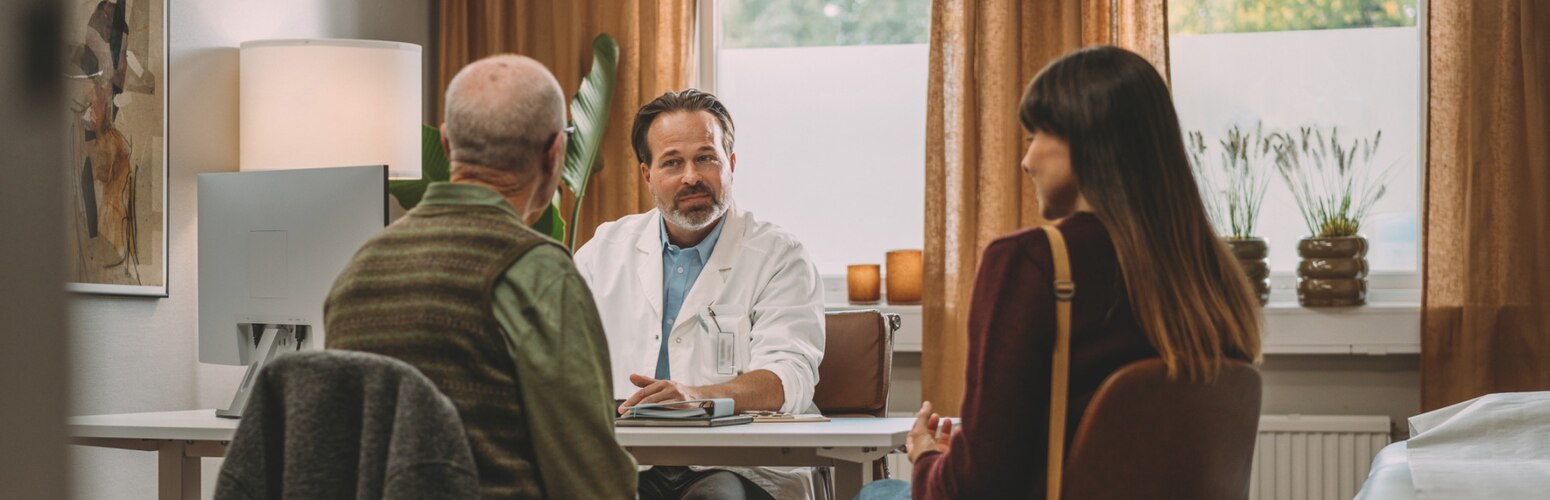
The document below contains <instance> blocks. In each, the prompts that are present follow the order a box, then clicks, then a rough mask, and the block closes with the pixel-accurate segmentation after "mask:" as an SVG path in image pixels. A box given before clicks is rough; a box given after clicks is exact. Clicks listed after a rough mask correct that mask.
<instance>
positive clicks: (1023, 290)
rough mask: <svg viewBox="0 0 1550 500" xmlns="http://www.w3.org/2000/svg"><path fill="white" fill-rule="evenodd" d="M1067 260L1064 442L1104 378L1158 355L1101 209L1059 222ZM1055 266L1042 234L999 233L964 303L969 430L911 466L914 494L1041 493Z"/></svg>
mask: <svg viewBox="0 0 1550 500" xmlns="http://www.w3.org/2000/svg"><path fill="white" fill-rule="evenodd" d="M1059 226H1060V230H1061V232H1062V233H1063V234H1064V235H1065V238H1066V245H1067V248H1068V249H1069V254H1070V256H1071V279H1072V280H1073V281H1075V282H1076V296H1075V298H1074V299H1073V302H1072V306H1071V377H1070V386H1069V387H1070V389H1069V395H1070V399H1069V400H1068V403H1067V414H1066V423H1067V424H1066V442H1067V443H1068V446H1069V443H1070V442H1071V441H1070V440H1071V439H1072V437H1073V436H1074V434H1075V433H1076V428H1077V425H1078V424H1079V423H1080V421H1081V417H1082V413H1083V412H1084V411H1086V409H1087V403H1088V402H1089V401H1091V400H1092V397H1093V393H1094V392H1097V390H1098V386H1099V384H1102V383H1103V380H1104V379H1105V378H1107V377H1108V376H1109V374H1110V373H1113V372H1114V371H1115V370H1118V369H1119V368H1120V367H1122V366H1125V365H1126V364H1129V363H1131V362H1134V361H1137V360H1141V359H1145V358H1151V357H1156V356H1157V355H1158V354H1157V350H1156V349H1154V348H1153V347H1152V345H1151V343H1149V342H1148V341H1147V340H1146V336H1145V334H1143V333H1142V330H1141V327H1140V326H1138V325H1137V324H1136V321H1135V318H1134V317H1133V316H1132V314H1131V311H1130V304H1129V301H1128V300H1127V299H1126V296H1125V283H1124V277H1123V275H1122V273H1121V272H1120V268H1119V261H1118V260H1117V259H1116V257H1115V254H1114V245H1113V243H1112V242H1110V241H1109V235H1108V231H1107V230H1106V229H1104V226H1103V223H1102V222H1099V220H1098V218H1097V216H1095V215H1093V214H1090V213H1079V214H1077V215H1075V216H1072V217H1070V218H1068V219H1066V220H1064V221H1062V222H1061V223H1060V225H1059ZM1053 276H1054V264H1053V261H1052V259H1051V257H1050V250H1049V239H1048V237H1046V236H1045V234H1044V230H1042V229H1029V230H1025V231H1020V232H1017V233H1013V234H1010V235H1007V236H1004V237H1002V238H1000V239H998V240H996V241H995V242H993V243H991V244H990V247H989V248H986V249H985V254H984V256H983V258H981V259H980V268H979V276H978V277H977V278H976V279H975V282H974V302H973V303H972V304H971V305H970V307H969V359H968V366H967V368H968V375H967V380H966V383H965V391H964V399H963V407H962V409H963V427H962V432H961V433H959V434H958V435H957V436H955V437H954V438H953V440H952V447H951V451H950V452H948V453H938V452H932V453H927V454H925V455H922V456H921V457H920V459H919V461H917V462H916V463H915V469H914V480H913V485H912V488H911V489H912V491H913V494H914V498H917V499H922V498H1044V488H1045V473H1044V472H1045V467H1046V460H1045V457H1046V455H1047V453H1048V446H1049V436H1048V432H1049V431H1048V429H1049V383H1050V356H1051V353H1052V351H1053V349H1054V346H1055V298H1054V295H1053V294H1052V292H1051V286H1052V284H1051V281H1052V279H1053Z"/></svg>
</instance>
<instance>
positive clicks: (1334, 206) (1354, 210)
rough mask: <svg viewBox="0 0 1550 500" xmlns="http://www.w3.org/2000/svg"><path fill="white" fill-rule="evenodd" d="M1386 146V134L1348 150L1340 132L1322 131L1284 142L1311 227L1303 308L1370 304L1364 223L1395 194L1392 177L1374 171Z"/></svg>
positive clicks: (1286, 170)
mask: <svg viewBox="0 0 1550 500" xmlns="http://www.w3.org/2000/svg"><path fill="white" fill-rule="evenodd" d="M1382 139H1383V131H1381V130H1379V131H1377V132H1376V133H1374V134H1373V136H1372V137H1371V138H1365V137H1363V138H1358V139H1355V140H1352V141H1351V142H1349V143H1343V142H1341V140H1340V130H1339V128H1331V129H1330V131H1329V134H1328V135H1327V136H1326V135H1325V134H1324V132H1323V131H1322V130H1320V129H1318V128H1316V127H1302V128H1300V129H1299V130H1298V133H1297V134H1296V135H1292V134H1290V133H1283V134H1278V140H1277V141H1276V144H1275V145H1274V146H1273V147H1274V148H1275V149H1276V169H1277V170H1278V171H1279V172H1280V174H1281V178H1282V179H1283V180H1285V181H1286V185H1287V187H1288V188H1289V189H1290V190H1291V192H1292V198H1293V199H1294V200H1295V201H1296V202H1297V209H1298V210H1299V211H1300V212H1301V215H1302V218H1303V221H1304V222H1305V223H1307V225H1308V232H1309V235H1308V237H1306V238H1303V239H1302V240H1301V241H1299V242H1298V243H1297V255H1298V256H1300V257H1302V262H1301V263H1300V264H1299V265H1298V266H1297V301H1298V302H1299V303H1301V304H1302V305H1303V306H1304V307H1335V306H1359V305H1363V304H1366V303H1367V239H1366V238H1364V237H1363V236H1362V235H1361V228H1362V221H1363V220H1364V219H1365V218H1366V217H1367V212H1368V211H1369V210H1371V209H1372V206H1373V205H1374V204H1376V203H1377V202H1378V200H1379V199H1382V198H1383V195H1384V193H1385V192H1387V188H1386V187H1385V185H1386V184H1387V181H1388V177H1389V174H1390V173H1391V172H1392V169H1388V168H1385V169H1382V170H1378V169H1377V167H1376V166H1375V165H1373V158H1374V157H1375V156H1376V154H1377V151H1378V145H1379V143H1380V142H1381V141H1382Z"/></svg>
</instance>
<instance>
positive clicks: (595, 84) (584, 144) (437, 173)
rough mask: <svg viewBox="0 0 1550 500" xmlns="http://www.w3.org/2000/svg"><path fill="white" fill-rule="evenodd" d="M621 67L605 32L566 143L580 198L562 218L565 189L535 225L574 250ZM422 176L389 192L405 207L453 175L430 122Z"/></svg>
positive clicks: (566, 175)
mask: <svg viewBox="0 0 1550 500" xmlns="http://www.w3.org/2000/svg"><path fill="white" fill-rule="evenodd" d="M618 68H619V44H618V43H616V42H614V39H613V37H611V36H609V35H608V34H607V33H603V34H600V35H598V36H597V38H594V39H592V69H591V70H590V71H589V72H588V73H587V76H586V77H585V78H583V79H582V81H581V88H580V90H578V91H577V92H576V96H575V97H574V98H572V99H571V103H570V115H571V117H570V122H569V126H572V127H575V128H576V131H575V133H574V134H573V135H571V137H570V140H569V141H568V142H567V144H566V147H565V164H564V166H563V167H561V172H560V180H561V183H562V184H564V185H565V188H566V189H569V190H570V192H571V194H572V195H574V196H575V199H576V200H575V205H574V206H573V207H572V208H571V214H570V221H569V224H568V225H567V224H566V220H565V219H563V218H561V217H560V193H558V192H556V193H555V194H554V200H553V201H551V202H550V203H549V208H546V209H544V213H543V215H541V216H539V218H538V221H536V222H534V223H533V230H535V231H538V232H540V233H543V234H546V235H549V237H551V238H554V239H555V240H556V241H561V242H564V243H565V244H566V246H567V247H569V248H572V249H574V248H575V244H576V235H575V232H574V231H570V232H567V231H566V229H567V227H571V228H574V227H575V226H576V222H577V220H578V219H579V218H580V217H581V201H582V199H584V198H585V197H586V191H587V183H588V181H590V180H591V178H592V173H593V172H595V171H596V170H597V168H598V167H599V166H600V165H599V161H598V160H599V155H598V150H599V149H600V148H601V147H602V144H603V133H604V131H606V130H607V128H608V110H609V108H610V107H611V106H612V105H613V94H614V83H615V81H616V76H617V74H618ZM420 135H421V143H420V151H421V153H420V156H421V158H420V178H419V179H414V180H395V181H391V182H389V183H388V190H389V191H390V192H392V193H393V197H395V198H398V203H399V204H400V205H403V206H404V208H406V209H407V208H414V206H415V205H418V204H420V200H421V199H422V198H424V197H425V188H426V186H429V185H430V183H432V182H439V181H446V180H448V179H451V164H450V162H449V161H448V160H447V152H446V151H445V150H444V149H442V147H441V132H440V131H439V130H437V129H436V127H432V126H429V125H426V126H424V128H423V129H421V134H420Z"/></svg>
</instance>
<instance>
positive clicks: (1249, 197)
mask: <svg viewBox="0 0 1550 500" xmlns="http://www.w3.org/2000/svg"><path fill="white" fill-rule="evenodd" d="M1188 135H1189V137H1188V139H1189V140H1188V144H1187V146H1188V150H1189V159H1190V164H1191V166H1193V167H1194V168H1195V178H1196V179H1198V181H1199V182H1198V183H1199V187H1200V198H1201V201H1202V202H1204V203H1205V207H1206V215H1207V216H1208V217H1209V218H1210V219H1211V224H1212V225H1214V226H1216V230H1217V233H1218V234H1221V235H1222V239H1223V241H1225V242H1227V246H1228V247H1229V248H1231V249H1232V253H1233V256H1235V257H1237V258H1238V263H1239V264H1240V265H1242V267H1243V272H1244V274H1245V275H1247V276H1248V278H1249V283H1250V284H1252V285H1253V286H1254V292H1255V294H1257V295H1258V296H1259V303H1260V304H1261V305H1263V304H1266V303H1268V302H1270V265H1269V263H1268V262H1267V261H1266V258H1267V257H1268V256H1269V255H1270V247H1269V246H1268V245H1267V244H1266V242H1265V239H1264V238H1262V237H1260V236H1259V235H1258V233H1257V232H1256V231H1255V226H1256V225H1257V224H1258V222H1259V209H1260V205H1261V203H1262V202H1263V201H1264V200H1265V188H1266V187H1267V186H1269V185H1270V175H1269V173H1268V170H1269V168H1270V167H1269V166H1268V165H1267V163H1270V162H1273V161H1274V156H1275V151H1274V149H1273V148H1272V147H1271V140H1270V137H1267V136H1266V135H1265V134H1264V127H1263V125H1258V126H1255V127H1254V131H1253V133H1248V132H1245V131H1244V130H1243V129H1241V128H1239V127H1238V126H1237V125H1233V126H1232V127H1231V128H1229V129H1227V137H1226V138H1225V139H1222V140H1220V141H1217V143H1218V144H1220V146H1221V150H1220V151H1218V152H1217V154H1215V155H1212V151H1211V148H1210V147H1209V146H1207V142H1206V139H1205V136H1204V134H1201V133H1200V132H1199V131H1191V132H1190V133H1189V134H1188ZM1211 158H1214V159H1215V160H1216V161H1214V162H1210V161H1208V159H1211Z"/></svg>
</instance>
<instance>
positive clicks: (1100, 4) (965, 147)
mask: <svg viewBox="0 0 1550 500" xmlns="http://www.w3.org/2000/svg"><path fill="white" fill-rule="evenodd" d="M1164 5H1165V2H1161V1H1149V0H1058V1H1045V2H1023V1H1019V0H935V1H934V2H933V3H932V7H931V49H930V51H931V52H930V74H929V77H928V81H927V91H926V94H927V97H926V98H927V105H926V106H927V107H926V122H927V123H926V193H925V195H926V203H925V205H926V208H925V209H926V218H925V219H926V227H925V231H926V234H925V290H924V296H923V315H924V322H925V328H924V331H923V333H924V335H925V338H924V343H925V345H924V349H923V352H922V358H921V360H922V366H921V383H922V392H923V396H924V398H925V399H926V400H929V401H931V402H932V404H933V405H934V406H935V407H936V408H938V411H939V412H942V413H943V414H946V415H956V414H957V413H958V407H959V404H960V403H961V402H962V399H963V383H964V369H965V362H966V358H967V353H968V343H967V342H968V340H967V339H968V337H967V335H968V312H969V300H970V294H971V293H972V292H973V285H974V283H973V282H974V276H975V272H976V270H977V269H978V266H979V257H980V252H981V251H983V250H984V249H985V247H986V246H987V245H989V244H990V242H991V241H993V240H994V239H995V238H996V237H998V236H1001V235H1004V234H1006V233H1009V232H1012V231H1015V230H1017V229H1020V228H1024V227H1030V226H1035V225H1040V224H1044V223H1047V221H1045V220H1043V219H1042V218H1040V216H1039V207H1038V206H1037V201H1036V200H1035V197H1034V191H1033V184H1032V183H1031V182H1030V181H1029V180H1028V179H1027V177H1026V176H1024V175H1023V174H1022V171H1021V170H1020V169H1019V168H1018V163H1019V162H1020V161H1021V159H1022V154H1023V150H1024V147H1025V146H1026V143H1025V142H1024V136H1025V133H1024V132H1023V130H1022V126H1021V125H1020V124H1019V123H1018V121H1017V107H1018V104H1019V103H1020V102H1021V100H1022V93H1023V89H1024V87H1025V86H1026V85H1027V84H1028V82H1029V81H1030V80H1032V79H1033V77H1034V75H1035V74H1037V73H1038V71H1039V70H1040V69H1042V68H1043V67H1044V65H1045V64H1047V63H1049V62H1050V61H1052V60H1054V59H1055V58H1058V57H1060V56H1061V55H1063V54H1065V53H1066V52H1069V51H1071V50H1075V49H1077V48H1081V47H1083V46H1087V45H1096V44H1111V45H1118V46H1121V47H1125V48H1127V49H1130V50H1132V51H1135V52H1137V53H1139V54H1141V55H1142V56H1144V57H1146V58H1147V59H1148V60H1150V61H1152V63H1153V64H1154V65H1156V66H1157V67H1158V69H1159V71H1160V72H1161V73H1162V74H1163V76H1164V78H1165V79H1166V78H1167V75H1168V72H1167V60H1168V47H1167V15H1166V12H1165V11H1164ZM1029 362H1032V363H1038V362H1041V361H1038V360H1029Z"/></svg>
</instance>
